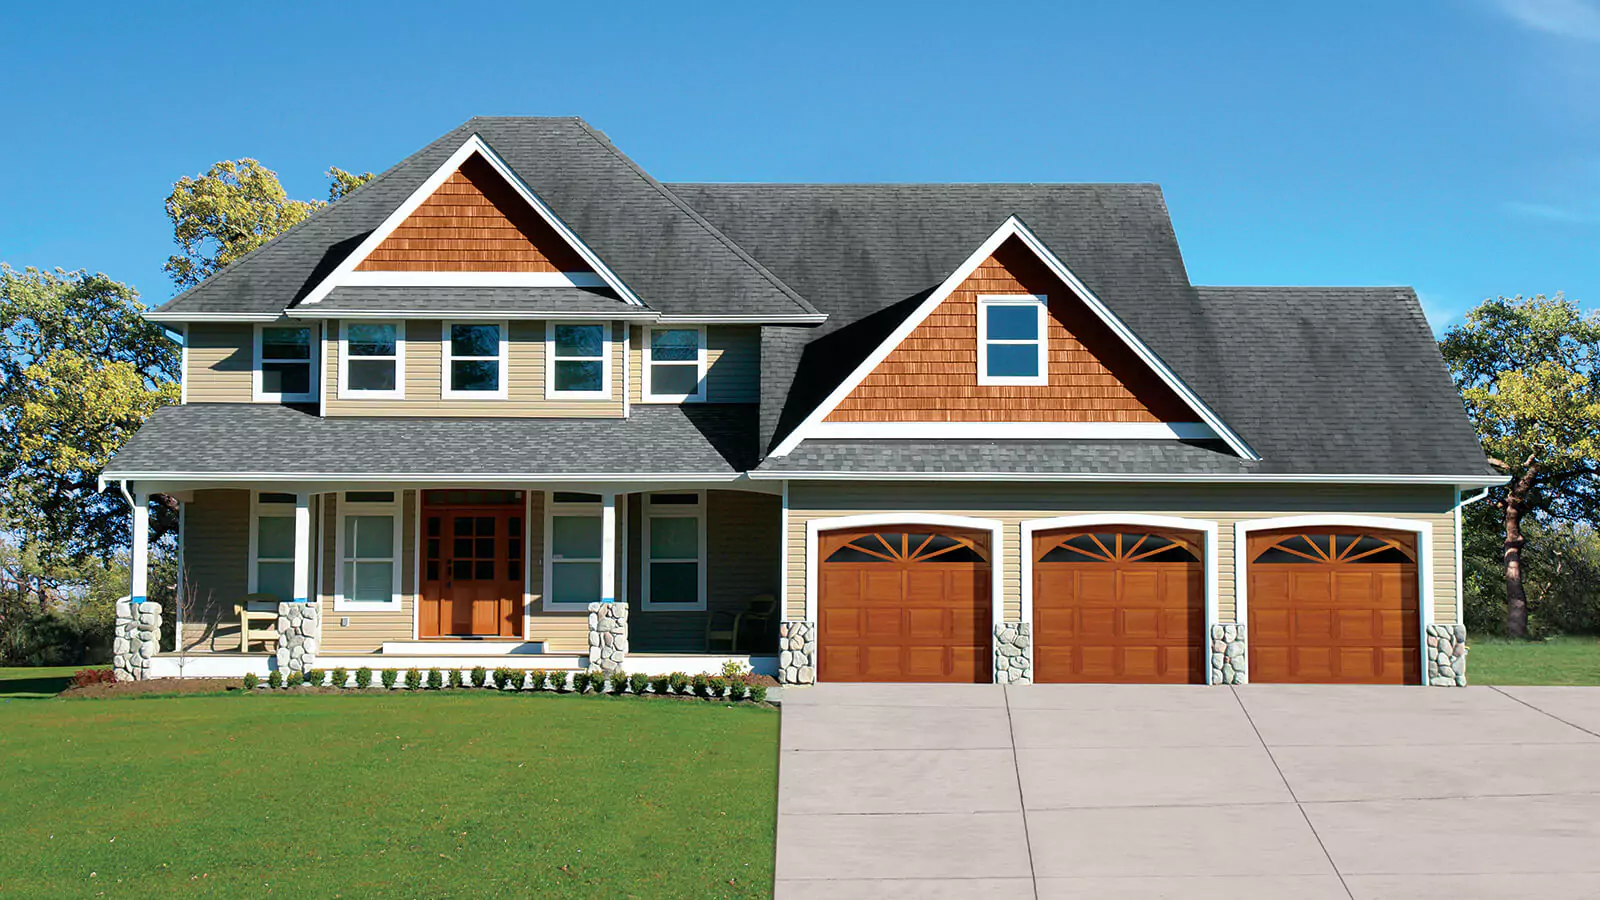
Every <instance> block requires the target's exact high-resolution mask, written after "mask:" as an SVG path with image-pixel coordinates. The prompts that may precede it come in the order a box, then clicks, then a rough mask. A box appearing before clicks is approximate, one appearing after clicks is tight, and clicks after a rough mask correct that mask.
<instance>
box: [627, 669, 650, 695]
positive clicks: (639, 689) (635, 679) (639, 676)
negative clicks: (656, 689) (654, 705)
mask: <svg viewBox="0 0 1600 900" xmlns="http://www.w3.org/2000/svg"><path fill="white" fill-rule="evenodd" d="M628 687H630V688H633V692H634V693H635V694H642V693H644V692H645V691H646V690H647V689H648V688H649V687H650V676H649V675H646V674H645V673H643V672H635V673H633V674H632V675H629V676H628Z"/></svg>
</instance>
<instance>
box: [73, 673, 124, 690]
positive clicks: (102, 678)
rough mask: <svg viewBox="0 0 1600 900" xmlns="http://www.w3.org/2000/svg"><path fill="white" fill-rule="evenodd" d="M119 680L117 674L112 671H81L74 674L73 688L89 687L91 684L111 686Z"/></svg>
mask: <svg viewBox="0 0 1600 900" xmlns="http://www.w3.org/2000/svg"><path fill="white" fill-rule="evenodd" d="M116 680H117V673H116V672H114V671H112V670H111V669H79V670H78V671H76V672H73V673H72V686H73V687H88V686H89V685H91V684H110V683H111V682H113V681H116Z"/></svg>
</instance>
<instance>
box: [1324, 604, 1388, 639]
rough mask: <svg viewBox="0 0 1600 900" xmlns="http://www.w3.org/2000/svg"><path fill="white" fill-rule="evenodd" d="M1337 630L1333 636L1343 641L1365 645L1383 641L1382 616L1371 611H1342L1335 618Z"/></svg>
mask: <svg viewBox="0 0 1600 900" xmlns="http://www.w3.org/2000/svg"><path fill="white" fill-rule="evenodd" d="M1335 625H1336V626H1337V630H1336V631H1335V632H1334V634H1333V635H1332V636H1333V637H1335V638H1337V639H1339V640H1341V641H1355V642H1358V643H1363V644H1372V643H1375V642H1380V641H1382V639H1383V625H1382V614H1381V613H1378V612H1376V611H1374V610H1370V609H1341V610H1339V611H1338V613H1337V615H1336V617H1335Z"/></svg>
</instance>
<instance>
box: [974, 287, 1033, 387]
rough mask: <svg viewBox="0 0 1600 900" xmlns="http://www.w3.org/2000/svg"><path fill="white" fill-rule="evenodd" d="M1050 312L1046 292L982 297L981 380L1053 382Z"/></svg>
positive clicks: (1008, 383)
mask: <svg viewBox="0 0 1600 900" xmlns="http://www.w3.org/2000/svg"><path fill="white" fill-rule="evenodd" d="M1047 323H1048V311H1047V307H1046V300H1045V296H1044V295H1043V294H998V295H988V296H980V297H979V298H978V383H979V384H983V385H1043V384H1049V383H1050V370H1049V365H1048V363H1049V346H1048V345H1049V340H1048V337H1047V335H1048V331H1047V328H1046V326H1047Z"/></svg>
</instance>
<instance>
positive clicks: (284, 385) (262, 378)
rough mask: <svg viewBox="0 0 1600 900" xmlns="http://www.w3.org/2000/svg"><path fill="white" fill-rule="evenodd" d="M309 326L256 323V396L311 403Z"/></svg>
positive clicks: (270, 399)
mask: <svg viewBox="0 0 1600 900" xmlns="http://www.w3.org/2000/svg"><path fill="white" fill-rule="evenodd" d="M312 344H313V341H312V337H311V329H310V328H309V327H308V326H304V325H257V326H256V346H255V351H256V353H255V358H256V366H255V373H254V376H255V377H254V382H255V383H254V387H255V399H256V400H259V401H263V402H271V403H311V402H314V401H315V400H316V399H317V394H316V390H315V388H314V382H315V380H316V379H315V377H314V375H315V372H314V371H313V369H312V366H313V365H315V363H314V361H313V360H314V354H313V353H312V352H311V347H312Z"/></svg>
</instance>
